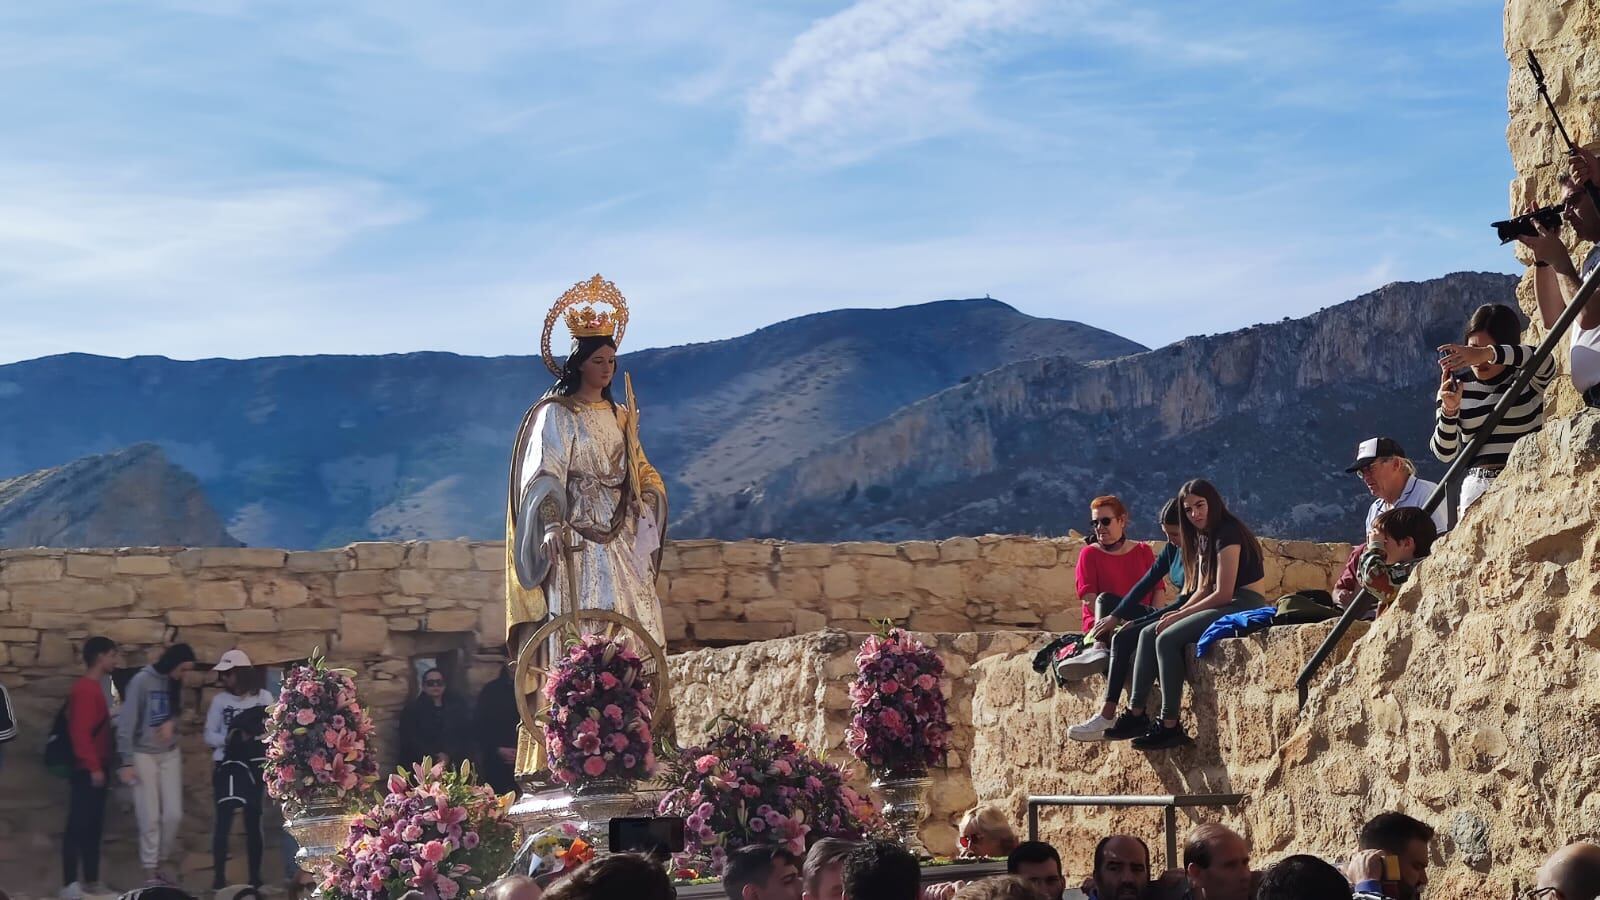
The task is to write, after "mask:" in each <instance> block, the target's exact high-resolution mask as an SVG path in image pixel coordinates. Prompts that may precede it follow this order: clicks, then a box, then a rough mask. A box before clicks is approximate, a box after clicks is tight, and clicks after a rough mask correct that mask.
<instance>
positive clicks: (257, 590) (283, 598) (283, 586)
mask: <svg viewBox="0 0 1600 900" xmlns="http://www.w3.org/2000/svg"><path fill="white" fill-rule="evenodd" d="M309 602H311V591H310V590H309V589H308V588H307V587H306V586H305V585H304V584H303V583H301V582H298V581H289V580H288V579H283V578H275V579H273V580H271V581H262V582H257V583H255V584H252V585H250V605H251V606H259V607H264V608H267V609H284V608H287V607H293V606H304V605H306V604H307V603H309Z"/></svg>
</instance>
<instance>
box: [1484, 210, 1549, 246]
mask: <svg viewBox="0 0 1600 900" xmlns="http://www.w3.org/2000/svg"><path fill="white" fill-rule="evenodd" d="M1535 223H1537V224H1538V225H1540V226H1542V227H1543V228H1544V229H1545V230H1546V231H1558V230H1560V228H1561V207H1560V206H1545V207H1541V208H1539V209H1536V210H1534V211H1533V212H1531V213H1528V214H1526V215H1521V216H1517V217H1516V218H1515V219H1506V220H1504V221H1500V222H1492V223H1490V227H1491V228H1493V229H1494V231H1495V234H1497V235H1499V236H1500V243H1502V244H1509V243H1511V242H1512V241H1514V240H1516V239H1517V238H1519V237H1538V236H1539V229H1538V228H1536V227H1534V225H1535Z"/></svg>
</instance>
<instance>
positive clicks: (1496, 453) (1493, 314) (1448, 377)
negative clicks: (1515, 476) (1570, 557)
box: [1430, 303, 1556, 512]
mask: <svg viewBox="0 0 1600 900" xmlns="http://www.w3.org/2000/svg"><path fill="white" fill-rule="evenodd" d="M1521 341H1522V317H1521V316H1520V315H1519V314H1518V313H1517V311H1516V310H1514V309H1512V308H1511V307H1509V306H1506V305H1504V304H1500V303H1490V304H1485V305H1484V306H1480V307H1478V309H1477V310H1476V311H1475V312H1473V314H1472V318H1471V319H1469V320H1467V333H1466V343H1465V344H1445V345H1444V346H1443V347H1440V348H1439V352H1440V353H1441V354H1442V356H1441V357H1440V358H1439V369H1440V384H1439V395H1438V397H1439V411H1438V415H1437V417H1436V419H1435V423H1434V428H1433V440H1432V441H1431V442H1430V443H1431V444H1432V446H1433V455H1434V456H1437V457H1438V458H1439V460H1440V461H1441V462H1447V463H1448V462H1454V461H1455V458H1456V456H1457V455H1458V454H1459V453H1460V452H1461V451H1462V449H1463V448H1464V447H1465V446H1466V445H1467V444H1468V443H1469V442H1470V441H1471V440H1472V439H1473V437H1474V436H1475V435H1476V434H1477V433H1478V431H1479V430H1481V429H1482V428H1483V424H1484V422H1485V421H1486V420H1487V419H1488V418H1489V411H1490V410H1492V409H1494V406H1495V404H1496V403H1499V402H1500V398H1501V397H1503V396H1505V393H1506V391H1507V390H1508V389H1510V387H1511V383H1512V382H1513V381H1515V380H1516V377H1517V374H1516V371H1515V370H1516V369H1518V368H1520V367H1521V366H1522V365H1524V364H1525V363H1527V361H1528V360H1529V359H1530V358H1532V356H1533V349H1534V348H1533V346H1532V345H1530V344H1524V343H1522V342H1521ZM1462 367H1470V368H1471V371H1470V372H1465V373H1459V374H1458V373H1457V372H1456V370H1457V369H1460V368H1462ZM1555 376H1556V362H1555V359H1554V358H1546V359H1545V361H1544V363H1543V364H1542V365H1540V366H1539V369H1538V371H1537V372H1535V373H1534V376H1533V378H1532V380H1530V381H1529V382H1528V386H1527V387H1526V388H1524V389H1523V391H1522V393H1521V394H1520V395H1519V396H1518V397H1517V399H1516V402H1515V403H1513V404H1512V406H1511V408H1510V409H1509V410H1507V411H1506V415H1505V418H1503V419H1501V420H1500V424H1498V425H1496V426H1495V428H1494V431H1493V432H1492V433H1491V434H1490V435H1489V439H1488V440H1486V441H1484V443H1483V446H1482V447H1481V448H1479V450H1478V456H1477V458H1476V459H1474V460H1473V466H1472V468H1470V469H1468V470H1467V475H1466V477H1465V478H1464V479H1462V481H1461V510H1462V511H1463V512H1465V511H1466V509H1467V507H1468V506H1471V505H1472V503H1473V501H1475V500H1477V499H1478V498H1479V497H1481V496H1483V492H1484V491H1486V490H1488V489H1489V483H1490V482H1491V481H1493V480H1494V479H1495V478H1496V477H1498V476H1499V474H1500V470H1501V469H1503V468H1504V467H1505V464H1506V459H1507V458H1508V457H1509V456H1510V455H1511V447H1512V445H1513V444H1515V443H1516V442H1517V439H1518V438H1520V437H1522V436H1523V435H1528V434H1533V433H1534V432H1536V431H1538V430H1539V429H1540V428H1543V427H1544V391H1545V388H1546V387H1549V385H1550V382H1551V380H1552V379H1554V378H1555Z"/></svg>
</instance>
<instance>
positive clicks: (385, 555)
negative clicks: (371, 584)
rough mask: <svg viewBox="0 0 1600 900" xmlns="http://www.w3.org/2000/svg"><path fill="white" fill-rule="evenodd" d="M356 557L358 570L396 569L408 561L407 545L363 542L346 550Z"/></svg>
mask: <svg viewBox="0 0 1600 900" xmlns="http://www.w3.org/2000/svg"><path fill="white" fill-rule="evenodd" d="M345 549H347V550H349V551H350V552H351V553H352V554H354V555H355V561H356V568H357V569H395V568H399V567H400V565H401V564H403V563H404V562H405V561H406V545H405V544H392V543H385V542H381V541H362V542H360V543H356V544H351V545H350V546H349V547H347V548H345Z"/></svg>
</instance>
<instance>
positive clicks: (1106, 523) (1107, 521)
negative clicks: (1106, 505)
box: [1089, 516, 1116, 528]
mask: <svg viewBox="0 0 1600 900" xmlns="http://www.w3.org/2000/svg"><path fill="white" fill-rule="evenodd" d="M1115 521H1116V519H1112V518H1107V517H1105V516H1102V517H1100V518H1098V519H1090V520H1089V525H1090V527H1094V528H1110V527H1111V523H1112V522H1115Z"/></svg>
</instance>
